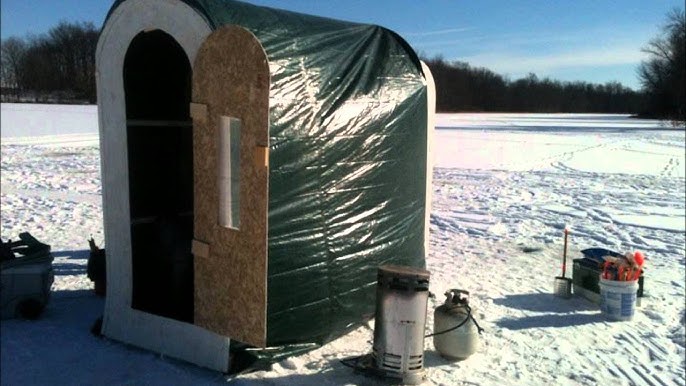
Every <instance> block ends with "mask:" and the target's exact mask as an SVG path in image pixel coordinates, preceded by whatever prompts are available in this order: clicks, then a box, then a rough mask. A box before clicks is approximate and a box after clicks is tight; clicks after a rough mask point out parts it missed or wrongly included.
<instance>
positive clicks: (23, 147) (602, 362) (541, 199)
mask: <svg viewBox="0 0 686 386" xmlns="http://www.w3.org/2000/svg"><path fill="white" fill-rule="evenodd" d="M8 111H9V112H10V114H9V115H7V114H6V112H8ZM96 114H97V113H96V109H95V107H93V106H76V107H74V106H54V105H51V106H45V105H43V106H41V105H30V106H25V105H4V104H3V105H2V146H1V160H2V164H1V172H2V189H1V191H2V194H1V196H0V200H1V202H0V204H1V210H2V224H1V225H2V227H1V232H0V233H1V234H0V236H1V237H2V238H3V239H4V240H6V239H8V238H16V237H17V235H18V233H19V232H22V231H30V232H31V233H32V234H33V235H34V236H36V237H37V238H38V239H39V240H41V241H44V242H46V243H49V244H51V246H52V250H53V254H54V256H55V261H54V264H53V265H54V269H55V271H56V278H55V284H54V286H53V298H52V300H51V302H50V304H49V306H48V308H47V309H46V311H45V313H44V314H43V316H42V317H41V318H40V319H39V320H37V321H25V320H19V319H14V320H6V321H2V322H1V324H0V326H1V332H2V340H1V352H0V354H1V359H0V365H1V370H0V379H1V380H2V384H19V383H24V384H27V383H28V384H84V385H85V384H89V385H90V384H112V385H114V384H150V385H158V384H159V385H188V384H223V383H226V382H227V381H229V380H232V381H234V382H235V383H236V384H239V385H252V384H263V383H267V384H275V385H317V386H319V385H368V384H376V383H377V382H378V381H377V380H374V379H370V378H367V377H365V376H363V375H361V374H357V373H354V372H353V371H352V370H351V369H350V368H348V367H345V366H343V365H342V364H341V363H340V359H343V358H348V357H352V356H356V355H361V354H366V353H368V352H369V351H370V350H371V345H372V341H373V328H374V325H373V322H371V323H368V324H365V325H364V326H362V327H360V328H358V329H357V330H354V331H353V332H351V333H349V334H348V335H345V336H343V337H341V338H339V339H337V340H335V341H333V342H331V343H329V344H327V345H325V346H323V347H321V348H319V349H317V350H314V351H312V352H309V353H307V354H304V355H300V356H296V357H292V358H288V359H286V360H284V361H282V362H280V363H277V364H275V365H274V366H273V368H272V370H271V371H259V372H255V373H250V374H243V375H240V376H237V377H228V376H226V375H223V374H219V373H215V372H212V371H209V370H206V369H202V368H198V367H195V366H192V365H189V364H187V363H184V362H180V361H177V360H173V359H170V358H166V357H162V356H160V355H158V354H155V353H151V352H148V351H145V350H140V349H137V348H134V347H131V346H126V345H124V344H121V343H118V342H116V341H111V340H107V339H100V338H96V337H94V336H93V335H91V334H90V332H89V330H90V326H91V325H92V323H93V322H94V320H95V319H96V318H97V317H98V316H99V315H100V314H101V313H102V310H103V306H104V302H103V300H102V299H100V298H98V297H96V296H95V295H94V294H93V292H92V283H91V282H90V281H89V280H88V279H87V278H86V275H85V268H86V260H87V257H88V252H87V243H86V239H87V237H88V236H89V235H93V237H94V238H95V239H96V241H97V242H99V243H101V242H102V239H103V230H102V214H101V198H100V192H101V190H100V157H99V149H98V142H97V119H96ZM70 125H73V126H70ZM437 128H438V129H437V130H436V141H435V143H436V144H437V148H436V149H435V162H436V164H435V165H436V166H435V169H434V180H433V209H432V213H431V225H430V236H431V240H430V243H431V246H430V247H431V252H430V255H429V256H428V258H427V268H428V269H429V271H430V272H431V284H430V287H431V291H432V292H433V293H435V294H436V295H437V296H436V299H430V300H429V305H428V314H427V325H426V327H427V333H429V332H431V330H432V326H433V317H432V316H433V310H434V309H435V307H437V306H438V305H440V304H441V303H442V301H443V297H442V294H443V293H444V292H445V291H446V290H448V289H451V288H461V289H466V290H468V291H470V292H471V297H470V299H471V304H472V306H473V308H474V311H475V317H476V318H477V320H478V321H479V324H480V325H481V326H482V327H483V328H484V329H485V332H484V334H483V335H482V336H481V338H480V339H481V348H480V349H479V351H478V352H477V353H475V354H474V355H472V356H471V357H469V358H468V359H466V360H464V361H461V362H450V361H448V360H446V359H443V358H442V357H440V356H439V355H438V354H437V353H436V351H435V350H434V347H433V343H432V340H431V339H430V338H429V339H426V341H425V368H426V369H427V374H428V380H427V382H426V384H430V385H460V384H481V385H501V384H522V385H538V384H562V385H595V384H612V385H615V384H617V385H633V384H636V385H643V384H646V385H683V384H684V383H685V379H684V371H686V361H685V360H684V356H685V355H686V337H685V327H684V325H685V323H686V316H685V315H686V312H685V306H684V301H685V298H686V295H685V292H684V291H685V290H684V287H685V282H684V275H685V267H684V265H685V263H686V258H685V251H684V248H685V246H686V244H685V226H684V224H685V223H686V209H685V204H686V202H685V199H686V185H685V180H684V174H685V173H684V165H686V164H685V163H684V150H685V149H684V147H685V142H684V141H685V135H684V130H683V129H680V130H679V129H674V128H673V127H671V126H669V125H663V124H662V123H660V122H658V121H651V120H636V119H630V118H629V117H627V116H619V115H599V114H594V115H593V114H439V116H438V117H437ZM566 226H567V227H569V228H570V229H571V233H570V238H569V244H570V245H569V253H568V256H570V257H572V258H576V257H581V254H580V252H579V251H580V250H582V249H585V248H590V247H604V248H608V249H614V250H617V251H621V252H625V251H628V250H641V251H643V252H644V253H645V255H646V261H647V262H646V264H647V273H646V281H645V294H646V297H645V298H644V299H643V300H642V302H641V306H640V307H638V309H637V313H636V315H635V316H634V319H633V320H632V321H630V322H614V323H612V322H608V321H606V320H605V319H604V317H603V316H602V315H601V314H600V311H599V309H598V307H597V305H595V304H593V303H590V302H589V301H587V300H585V299H583V298H580V297H573V298H571V299H569V300H564V299H560V298H556V297H554V296H553V295H552V290H553V280H554V277H555V276H557V275H559V274H560V265H561V255H562V241H563V229H564V228H565V227H566ZM525 251H527V252H525ZM532 251H533V252H532ZM569 260H571V259H568V267H567V272H571V261H569ZM169 339H173V337H169Z"/></svg>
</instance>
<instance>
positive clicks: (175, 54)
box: [96, 0, 434, 371]
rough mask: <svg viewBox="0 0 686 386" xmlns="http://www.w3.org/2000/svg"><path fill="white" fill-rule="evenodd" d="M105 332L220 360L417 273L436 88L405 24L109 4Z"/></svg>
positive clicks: (362, 312)
mask: <svg viewBox="0 0 686 386" xmlns="http://www.w3.org/2000/svg"><path fill="white" fill-rule="evenodd" d="M96 66H97V75H96V77H97V87H98V113H99V124H100V146H101V155H102V184H103V188H102V192H103V212H104V225H105V241H106V250H107V297H106V301H105V313H104V320H103V333H104V334H105V335H106V336H108V337H110V338H113V339H115V340H119V341H123V342H126V343H130V344H133V345H136V346H140V347H143V348H147V349H150V350H153V351H156V352H160V353H163V354H165V355H169V356H172V357H176V358H180V359H183V360H187V361H190V362H193V363H196V364H199V365H201V366H205V367H209V368H212V369H216V370H221V371H226V370H227V369H228V366H229V349H230V346H231V343H232V341H236V342H242V343H245V344H248V345H252V346H255V347H273V346H282V345H291V344H306V343H312V344H315V345H316V344H322V343H324V342H327V341H329V340H331V339H333V338H335V337H337V336H340V335H342V334H343V333H345V332H346V331H348V330H350V329H351V328H353V327H355V326H356V325H358V324H359V323H360V322H362V321H364V320H366V319H368V318H370V317H371V316H372V315H373V314H374V303H375V301H374V295H375V292H374V290H375V284H376V272H377V267H378V266H380V265H382V264H388V263H392V264H403V265H408V266H416V267H423V266H424V258H425V254H426V250H427V246H428V242H427V239H428V237H427V236H428V218H429V204H430V201H431V200H430V190H429V187H430V185H431V181H430V180H431V164H430V158H431V157H430V154H431V152H430V143H431V132H432V129H433V123H432V119H433V106H434V99H433V98H434V89H433V81H432V80H431V76H430V73H429V71H428V68H426V66H424V65H423V64H422V63H421V62H420V60H419V59H418V57H417V55H416V54H415V53H414V51H413V50H412V49H411V48H410V47H409V45H408V44H407V43H406V42H405V41H404V40H403V39H402V38H401V37H400V36H398V35H397V34H396V33H394V32H392V31H390V30H388V29H385V28H382V27H378V26H373V25H364V24H357V23H351V22H344V21H337V20H332V19H326V18H321V17H314V16H307V15H302V14H297V13H293V12H288V11H282V10H276V9H270V8H264V7H258V6H254V5H250V4H246V3H241V2H234V1H222V0H184V1H180V0H125V1H121V0H120V1H116V2H115V4H114V5H113V7H112V9H111V10H110V12H109V14H108V16H107V19H106V21H105V23H104V26H103V29H102V33H101V36H100V41H99V43H98V49H97V58H96Z"/></svg>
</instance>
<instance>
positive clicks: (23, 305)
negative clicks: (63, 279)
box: [0, 232, 55, 319]
mask: <svg viewBox="0 0 686 386" xmlns="http://www.w3.org/2000/svg"><path fill="white" fill-rule="evenodd" d="M52 260H53V257H52V255H51V254H50V246H49V245H47V244H43V243H41V242H39V241H38V240H36V239H35V238H34V237H33V236H31V234H29V233H27V232H24V233H21V234H19V241H11V240H9V241H7V242H6V243H5V242H3V243H2V262H1V263H0V272H1V274H0V276H1V282H2V286H1V289H0V299H1V301H0V302H1V305H2V319H9V318H14V317H17V316H19V317H22V318H26V319H36V318H38V317H39V316H40V315H41V313H42V312H43V310H44V309H45V306H46V305H47V304H48V301H49V300H50V287H51V286H52V283H53V281H54V278H55V276H54V273H53V270H52Z"/></svg>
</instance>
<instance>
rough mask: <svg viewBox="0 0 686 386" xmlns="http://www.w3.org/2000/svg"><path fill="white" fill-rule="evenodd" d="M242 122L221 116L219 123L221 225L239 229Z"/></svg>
mask: <svg viewBox="0 0 686 386" xmlns="http://www.w3.org/2000/svg"><path fill="white" fill-rule="evenodd" d="M240 143H241V120H240V119H238V118H233V117H226V116H221V117H220V122H219V155H218V160H219V165H218V166H219V167H218V168H217V169H218V170H219V176H218V178H219V181H218V182H219V225H221V226H223V227H227V228H232V229H238V227H239V209H240V201H239V195H240V178H239V177H240V170H241V169H240Z"/></svg>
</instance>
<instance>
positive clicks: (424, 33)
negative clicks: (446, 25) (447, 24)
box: [403, 27, 471, 37]
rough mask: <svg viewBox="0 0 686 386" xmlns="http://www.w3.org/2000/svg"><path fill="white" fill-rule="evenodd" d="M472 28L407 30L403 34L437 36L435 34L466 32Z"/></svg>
mask: <svg viewBox="0 0 686 386" xmlns="http://www.w3.org/2000/svg"><path fill="white" fill-rule="evenodd" d="M470 29H471V28H467V27H465V28H450V29H439V30H435V31H424V32H406V33H404V34H403V36H412V37H419V36H435V35H447V34H451V33H456V32H465V31H469V30H470Z"/></svg>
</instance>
